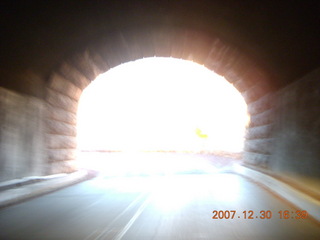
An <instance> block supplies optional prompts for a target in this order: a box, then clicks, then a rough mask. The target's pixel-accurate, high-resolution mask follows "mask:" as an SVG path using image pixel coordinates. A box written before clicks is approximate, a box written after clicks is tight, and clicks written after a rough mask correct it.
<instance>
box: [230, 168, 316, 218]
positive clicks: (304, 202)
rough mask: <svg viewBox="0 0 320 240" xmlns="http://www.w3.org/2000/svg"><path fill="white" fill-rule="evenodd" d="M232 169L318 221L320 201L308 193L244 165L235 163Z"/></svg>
mask: <svg viewBox="0 0 320 240" xmlns="http://www.w3.org/2000/svg"><path fill="white" fill-rule="evenodd" d="M232 171H233V172H234V173H236V174H239V175H242V176H244V177H247V178H249V179H251V180H253V181H254V182H257V183H258V184H260V185H262V186H263V187H265V188H267V189H268V190H269V191H270V192H273V193H274V194H276V195H278V196H280V197H281V198H283V199H285V200H287V201H288V202H290V203H291V204H293V205H294V206H296V207H297V208H298V209H301V210H306V211H307V212H308V215H309V216H311V217H312V218H314V219H315V220H316V221H318V222H320V201H319V200H318V199H315V198H312V197H310V196H309V195H307V194H305V193H303V192H301V191H299V190H297V189H295V188H293V187H291V186H290V185H288V184H286V183H283V182H281V181H279V180H277V179H275V178H273V177H271V176H269V175H266V174H264V173H261V172H259V171H255V170H253V169H250V168H247V167H244V166H240V165H235V166H234V167H233V169H232Z"/></svg>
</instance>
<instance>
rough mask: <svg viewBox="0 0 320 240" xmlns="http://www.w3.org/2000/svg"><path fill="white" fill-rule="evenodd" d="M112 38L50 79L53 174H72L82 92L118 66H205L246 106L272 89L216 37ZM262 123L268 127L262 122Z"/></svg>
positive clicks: (176, 33)
mask: <svg viewBox="0 0 320 240" xmlns="http://www.w3.org/2000/svg"><path fill="white" fill-rule="evenodd" d="M112 36H113V37H112V38H107V39H102V40H99V41H96V42H95V43H91V45H90V46H88V47H87V48H86V49H85V50H83V51H80V53H76V54H74V55H73V56H71V57H70V58H68V59H66V60H65V61H63V63H62V64H61V65H60V67H58V68H57V69H56V70H55V71H54V72H53V73H52V74H51V76H50V80H49V82H48V86H47V96H46V100H47V103H48V105H49V106H50V107H49V111H48V115H47V121H46V123H47V124H46V127H47V131H46V132H47V139H48V140H47V144H48V145H47V147H48V158H49V162H50V164H52V166H51V168H52V171H53V172H61V170H62V171H67V172H69V171H73V170H74V169H73V166H74V164H73V162H74V159H75V158H76V146H77V144H76V114H77V107H78V101H79V98H80V95H81V92H82V91H83V89H84V88H86V87H87V86H88V85H89V84H90V82H91V81H93V80H94V79H95V78H96V77H97V76H98V75H99V74H101V73H104V72H106V71H108V70H109V69H111V68H113V67H116V66H118V65H120V64H123V63H126V62H129V61H134V60H137V59H140V58H146V57H172V58H178V59H184V60H190V61H193V62H196V63H199V64H203V65H204V66H206V67H207V68H208V69H210V70H212V71H215V72H216V73H219V74H220V75H223V76H225V78H226V79H227V80H228V81H229V82H230V83H232V84H233V85H234V86H235V87H236V88H237V89H238V90H239V92H240V93H241V94H242V95H243V97H244V99H245V101H246V103H247V104H250V103H253V102H255V101H257V100H258V99H261V98H262V97H264V96H266V95H267V94H268V93H269V92H270V91H271V89H272V88H271V84H270V82H269V81H270V80H269V79H268V77H267V74H266V73H264V72H263V70H261V69H260V68H259V66H257V65H256V64H254V62H253V61H250V59H249V58H248V57H246V56H245V54H243V53H241V52H240V51H239V50H237V49H236V48H235V47H233V46H231V45H230V44H229V45H228V44H226V43H224V42H223V41H222V40H220V39H219V38H217V37H211V36H208V35H206V34H204V33H201V32H199V31H192V30H181V29H170V30H168V29H166V30H164V29H153V31H151V32H150V31H144V32H143V31H141V30H140V31H139V32H138V33H135V32H126V31H123V32H120V31H117V32H115V33H113V34H112ZM269 108H270V106H268V105H267V106H265V108H262V109H259V110H257V109H256V108H254V107H253V108H252V109H251V112H249V114H251V115H253V116H254V115H256V114H258V113H261V112H264V111H267V110H268V109H269ZM263 124H270V122H267V123H262V124H261V123H260V125H263ZM251 125H252V126H256V127H257V126H259V122H256V121H254V122H252V123H251ZM267 126H269V125H267ZM263 127H265V126H263ZM263 134H265V135H263ZM267 134H268V133H262V135H261V133H260V136H259V138H260V139H261V138H262V137H266V136H267ZM250 138H252V139H254V138H255V135H254V133H253V134H249V135H248V136H247V139H250ZM247 141H249V140H247ZM268 141H269V139H266V141H264V142H263V143H260V144H266V143H267V142H268ZM256 148H257V147H252V146H250V145H248V144H247V147H246V150H247V151H248V154H247V155H250V152H251V151H254V150H257V149H256ZM267 148H268V147H267ZM268 151H269V149H264V150H263V151H260V152H259V150H257V151H256V152H255V153H254V154H255V155H260V156H259V157H260V159H259V160H258V161H256V163H257V164H258V165H261V166H266V163H267V161H268V160H267V156H266V154H267V153H268ZM248 157H249V156H247V158H248Z"/></svg>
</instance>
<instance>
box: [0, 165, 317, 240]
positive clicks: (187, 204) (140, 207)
mask: <svg viewBox="0 0 320 240" xmlns="http://www.w3.org/2000/svg"><path fill="white" fill-rule="evenodd" d="M285 210H288V211H289V213H290V217H289V218H288V219H281V218H280V214H279V211H283V212H284V211H285ZM297 210H302V209H294V208H292V207H290V206H289V205H288V204H287V203H286V202H284V201H282V200H281V199H278V198H277V197H276V196H274V195H272V194H270V193H269V192H267V191H266V190H264V189H262V188H261V187H259V186H258V185H257V184H255V183H253V182H250V181H249V180H247V179H245V178H243V177H241V176H238V175H235V174H232V173H227V172H219V171H217V172H215V173H212V172H211V173H199V171H198V172H197V173H192V174H190V173H188V174H186V173H185V174H182V173H180V174H167V175H166V174H158V175H149V176H145V175H144V176H138V175H136V176H121V177H117V176H105V175H99V176H98V177H96V178H95V179H92V180H88V181H85V182H82V183H79V184H76V185H73V186H70V187H67V188H65V189H62V190H60V191H56V192H53V193H51V194H47V195H44V196H41V197H38V198H35V199H32V200H29V201H26V202H24V203H21V204H18V205H14V206H11V207H8V208H5V209H2V210H0V239H33V240H35V239H77V240H79V239H137V240H144V239H159V240H160V239H161V240H163V239H164V240H165V239H257V240H259V239H320V227H319V225H317V224H315V223H314V222H313V221H311V220H310V219H308V218H307V219H295V217H296V215H294V214H292V212H294V213H295V212H296V211H297ZM214 211H217V212H216V213H215V212H214ZM219 211H221V212H220V213H219ZM261 211H262V212H261ZM300 213H301V212H300ZM271 215H272V216H271ZM213 217H216V218H217V219H213ZM301 217H304V216H303V215H301ZM226 218H228V219H226ZM263 218H264V219H263Z"/></svg>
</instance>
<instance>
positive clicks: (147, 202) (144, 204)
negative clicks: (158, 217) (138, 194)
mask: <svg viewBox="0 0 320 240" xmlns="http://www.w3.org/2000/svg"><path fill="white" fill-rule="evenodd" d="M150 200H151V197H148V198H147V199H146V200H145V201H144V202H143V204H142V205H141V206H140V207H139V209H138V210H137V211H136V213H135V214H134V215H133V217H132V218H131V219H130V221H129V222H128V223H127V225H126V226H125V227H124V228H123V229H122V231H121V232H119V233H118V234H117V236H115V237H114V238H113V239H114V240H120V239H122V237H123V236H124V235H125V234H126V233H127V231H128V230H129V229H130V227H131V226H132V225H133V224H134V222H135V221H136V220H137V219H138V217H139V216H140V215H141V213H142V212H143V210H144V209H145V208H146V207H147V205H148V204H149V202H150Z"/></svg>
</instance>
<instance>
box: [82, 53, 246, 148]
mask: <svg viewBox="0 0 320 240" xmlns="http://www.w3.org/2000/svg"><path fill="white" fill-rule="evenodd" d="M247 123H248V115H247V106H246V103H245V102H244V100H243V98H242V96H241V94H240V93H239V92H238V91H237V90H236V89H235V88H234V87H233V86H232V84H230V83H229V82H228V81H226V80H225V79H224V78H223V77H221V76H219V75H217V74H215V73H214V72H212V71H210V70H208V69H207V68H205V67H204V66H201V65H199V64H196V63H194V62H190V61H185V60H178V59H173V58H158V57H157V58H146V59H142V60H137V61H135V62H129V63H126V64H122V65H120V66H118V67H115V68H113V69H111V70H109V71H108V72H106V73H104V74H101V75H100V76H99V77H98V78H97V79H96V80H94V81H93V82H92V83H91V84H90V85H89V86H88V87H87V88H86V89H85V90H84V92H83V94H82V96H81V99H80V103H79V109H78V146H79V149H80V150H108V151H194V152H199V151H217V150H218V151H219V150H222V151H230V152H240V151H242V148H243V142H244V133H245V126H246V124H247Z"/></svg>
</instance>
